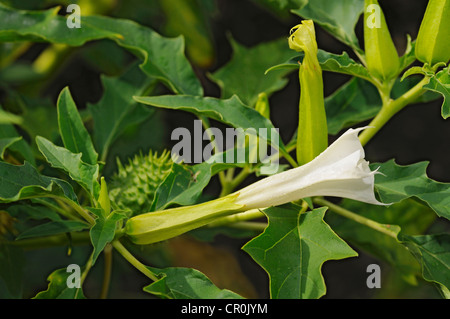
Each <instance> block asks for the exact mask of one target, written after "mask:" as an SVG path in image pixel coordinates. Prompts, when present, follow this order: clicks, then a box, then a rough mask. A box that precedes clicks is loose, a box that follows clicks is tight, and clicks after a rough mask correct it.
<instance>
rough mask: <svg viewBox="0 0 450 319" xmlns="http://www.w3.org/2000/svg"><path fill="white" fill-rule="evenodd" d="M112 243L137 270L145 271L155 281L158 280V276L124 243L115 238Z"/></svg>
mask: <svg viewBox="0 0 450 319" xmlns="http://www.w3.org/2000/svg"><path fill="white" fill-rule="evenodd" d="M111 245H112V246H113V247H114V248H115V249H116V250H117V252H119V254H121V255H122V257H123V258H125V259H126V260H127V261H128V262H129V263H130V264H132V265H133V266H134V267H135V268H136V269H137V270H139V271H140V272H141V273H143V274H144V275H145V276H147V277H148V278H150V279H151V280H153V281H158V277H156V275H155V274H154V273H153V272H151V271H150V269H148V267H147V266H145V265H144V264H143V263H141V262H140V261H139V260H137V259H136V257H134V256H133V255H132V254H131V253H130V252H129V251H128V250H127V249H126V248H125V247H124V246H123V245H122V243H121V242H120V241H118V240H114V241H113V242H112V243H111Z"/></svg>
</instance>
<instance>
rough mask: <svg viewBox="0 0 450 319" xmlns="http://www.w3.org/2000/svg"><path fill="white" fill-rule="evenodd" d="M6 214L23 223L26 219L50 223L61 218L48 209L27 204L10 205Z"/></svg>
mask: <svg viewBox="0 0 450 319" xmlns="http://www.w3.org/2000/svg"><path fill="white" fill-rule="evenodd" d="M7 211H8V213H9V214H10V215H11V216H12V217H14V218H17V219H19V220H21V221H25V220H27V219H33V220H42V219H49V220H51V221H61V220H62V219H61V217H60V216H59V215H58V214H57V213H56V212H55V211H53V210H51V209H50V208H47V207H45V206H37V205H27V204H19V205H11V206H9V207H8V208H7Z"/></svg>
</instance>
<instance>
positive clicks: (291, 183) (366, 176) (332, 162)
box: [235, 128, 384, 209]
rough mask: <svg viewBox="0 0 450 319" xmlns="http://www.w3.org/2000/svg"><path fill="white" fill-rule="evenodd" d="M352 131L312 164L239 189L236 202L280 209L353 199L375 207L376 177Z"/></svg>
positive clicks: (356, 134) (376, 201) (246, 205)
mask: <svg viewBox="0 0 450 319" xmlns="http://www.w3.org/2000/svg"><path fill="white" fill-rule="evenodd" d="M363 129H364V128H359V129H349V130H348V131H347V132H345V133H344V134H343V135H342V136H341V137H339V138H338V139H337V140H336V141H335V142H334V143H333V144H332V145H330V146H329V147H328V148H327V149H326V150H325V151H323V152H322V153H321V154H320V155H318V156H317V157H316V158H315V159H314V160H312V161H311V162H309V163H307V164H305V165H303V166H300V167H297V168H294V169H290V170H288V171H285V172H282V173H279V174H276V175H272V176H270V177H267V178H265V179H262V180H260V181H258V182H256V183H254V184H252V185H250V186H248V187H246V188H243V189H242V190H240V191H239V192H238V193H239V196H238V197H237V199H236V201H235V203H236V204H241V205H245V207H246V208H249V209H251V208H263V207H270V206H277V205H281V204H285V203H289V202H292V201H296V200H299V199H302V198H307V197H312V196H335V197H343V198H350V199H354V200H357V201H361V202H366V203H370V204H375V205H384V204H383V203H380V202H379V201H378V200H377V199H376V198H375V194H374V175H375V174H376V173H377V171H371V170H370V168H369V163H368V162H367V161H366V160H365V159H364V149H363V147H362V145H361V143H360V141H359V139H358V132H360V131H361V130H363Z"/></svg>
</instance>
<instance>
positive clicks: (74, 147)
mask: <svg viewBox="0 0 450 319" xmlns="http://www.w3.org/2000/svg"><path fill="white" fill-rule="evenodd" d="M57 106H58V124H59V132H60V134H61V138H62V140H63V143H64V146H65V147H66V148H67V149H68V150H69V151H71V152H72V153H75V154H78V153H81V154H82V155H81V159H82V160H83V161H84V162H85V163H87V164H91V165H95V164H97V157H98V154H97V152H96V151H95V149H94V145H93V144H92V140H91V137H90V135H89V133H88V131H87V130H86V128H85V127H84V124H83V121H82V120H81V116H80V114H79V113H78V109H77V106H76V105H75V102H74V101H73V99H72V96H71V94H70V91H69V88H67V87H66V88H64V89H63V90H62V91H61V94H60V95H59V98H58V102H57Z"/></svg>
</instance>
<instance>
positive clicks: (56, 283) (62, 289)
mask: <svg viewBox="0 0 450 319" xmlns="http://www.w3.org/2000/svg"><path fill="white" fill-rule="evenodd" d="M70 275H71V274H70V272H67V270H66V269H58V270H55V271H54V272H52V273H51V274H50V275H49V276H48V278H47V280H48V281H49V284H48V288H47V290H45V291H41V292H40V293H38V294H37V295H36V296H35V297H34V299H86V297H85V296H84V294H83V290H82V289H81V288H80V289H78V288H69V287H68V286H67V283H66V282H67V279H68V277H69V276H70Z"/></svg>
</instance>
